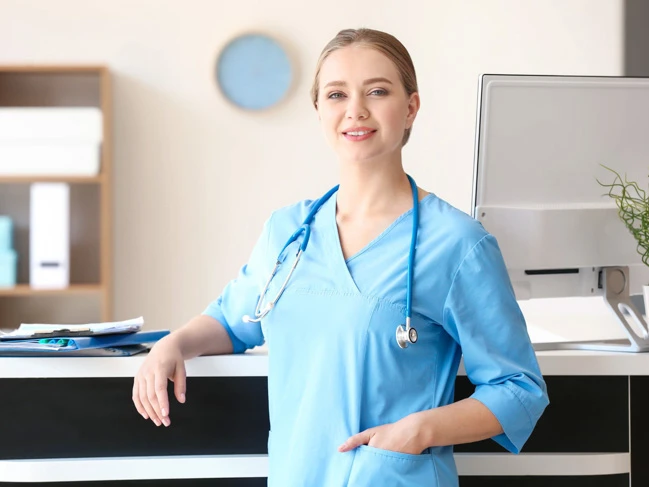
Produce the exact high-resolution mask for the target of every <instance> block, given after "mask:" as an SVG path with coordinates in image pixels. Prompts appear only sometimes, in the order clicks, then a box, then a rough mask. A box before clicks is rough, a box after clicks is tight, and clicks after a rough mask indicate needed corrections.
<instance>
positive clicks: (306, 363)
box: [204, 194, 548, 487]
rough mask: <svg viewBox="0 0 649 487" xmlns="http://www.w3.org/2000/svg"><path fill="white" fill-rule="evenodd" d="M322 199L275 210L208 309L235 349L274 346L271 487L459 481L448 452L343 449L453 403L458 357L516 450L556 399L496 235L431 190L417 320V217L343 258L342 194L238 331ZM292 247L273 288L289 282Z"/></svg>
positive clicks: (424, 209) (446, 485)
mask: <svg viewBox="0 0 649 487" xmlns="http://www.w3.org/2000/svg"><path fill="white" fill-rule="evenodd" d="M314 202H315V201H311V200H308V201H303V202H300V203H297V204H295V205H292V206H289V207H286V208H282V209H280V210H278V211H276V212H274V213H273V214H272V215H271V217H270V218H269V219H268V221H267V222H266V224H265V225H264V229H263V232H262V234H261V236H260V238H259V240H258V242H257V244H256V246H255V248H254V250H253V252H252V255H251V257H250V259H249V261H248V263H247V264H246V265H245V266H243V267H242V268H241V271H240V273H239V275H238V277H237V278H236V279H235V280H233V281H231V282H230V283H229V284H228V285H227V286H226V288H225V289H224V291H223V293H222V294H221V296H219V298H218V299H216V300H215V301H214V302H212V303H211V304H210V305H209V306H208V307H207V309H206V310H205V311H204V314H206V315H208V316H211V317H213V318H215V319H216V320H218V321H219V322H220V323H222V324H223V326H224V327H225V329H226V330H227V332H228V334H229V335H230V338H231V339H232V343H233V345H234V350H235V352H236V353H241V352H244V351H245V350H247V349H249V348H252V347H254V346H257V345H261V344H263V343H264V342H266V343H267V344H268V349H269V408H270V422H271V432H270V435H269V485H270V486H281V487H291V486H296V487H298V486H299V487H303V486H305V485H323V486H327V487H329V486H332V487H338V486H340V487H344V486H348V485H349V486H354V487H363V486H368V487H369V486H371V487H381V486H390V487H394V486H404V487H415V486H431V487H433V486H434V487H455V486H457V485H458V478H457V471H456V468H455V463H454V460H453V454H452V446H446V447H436V448H431V449H428V450H426V451H425V452H423V453H422V454H421V455H408V454H403V453H398V452H391V451H387V450H380V449H377V448H372V447H369V446H362V447H360V448H357V449H355V450H354V451H351V452H346V453H339V452H338V451H337V447H338V446H339V445H340V444H342V443H343V442H344V441H345V440H346V439H347V438H348V437H349V436H351V435H353V434H356V433H358V432H360V431H364V430H365V429H367V428H371V427H374V426H379V425H382V424H386V423H392V422H395V421H398V420H399V419H401V418H403V417H405V416H407V415H408V414H412V413H415V412H418V411H423V410H427V409H431V408H435V407H440V406H444V405H447V404H450V403H452V402H453V399H454V385H455V377H456V375H457V371H458V366H459V363H460V359H461V357H462V356H463V357H464V366H465V369H466V373H467V376H468V378H469V379H470V380H471V382H472V383H473V384H474V385H475V386H476V388H475V392H474V393H473V395H472V396H471V397H473V398H474V399H476V400H478V401H480V402H482V403H483V404H484V405H485V406H486V407H487V408H489V410H490V411H491V412H492V413H493V414H494V415H495V416H496V417H497V418H498V420H499V422H500V424H501V425H502V427H503V430H504V433H503V434H501V435H499V436H496V437H495V438H493V439H494V440H495V441H496V442H497V443H499V444H500V445H502V446H503V447H504V448H506V449H507V450H509V451H511V452H514V453H518V452H519V451H520V450H521V448H522V447H523V444H524V443H525V441H526V440H527V438H528V437H529V435H530V434H531V432H532V430H533V428H534V426H535V424H536V422H537V420H538V419H539V417H540V416H541V414H542V412H543V410H544V409H545V407H546V406H547V405H548V396H547V390H546V385H545V382H544V381H543V378H542V376H541V373H540V370H539V366H538V362H537V360H536V355H535V353H534V350H533V347H532V345H531V343H530V339H529V336H528V333H527V329H526V324H525V320H524V317H523V315H522V313H521V311H520V308H519V306H518V303H517V302H516V299H515V296H514V292H513V289H512V286H511V283H510V280H509V276H508V274H507V270H506V267H505V263H504V261H503V258H502V255H501V252H500V249H499V248H498V244H497V242H496V239H495V238H494V237H493V236H492V235H490V234H489V233H487V232H486V230H485V229H484V228H483V227H482V225H481V224H480V223H479V222H477V221H476V220H474V219H473V218H471V217H470V216H469V215H467V214H465V213H463V212H461V211H459V210H458V209H456V208H454V207H452V206H451V205H449V204H448V203H446V202H445V201H443V200H442V199H440V198H438V197H437V196H435V195H434V194H430V195H428V196H426V197H425V198H423V199H422V201H421V202H420V223H419V235H418V239H417V250H416V255H415V267H414V289H413V304H412V306H413V316H412V326H414V327H415V328H416V329H417V331H418V333H419V340H418V342H417V343H416V344H414V345H410V346H409V347H408V348H407V349H405V350H403V349H401V348H399V347H398V345H397V343H396V339H395V332H396V327H397V325H399V324H404V322H405V320H404V316H405V305H406V283H407V281H406V278H407V270H408V252H409V247H410V239H411V231H412V210H409V211H407V212H406V213H404V214H403V215H401V216H400V217H399V218H397V219H396V220H395V221H394V222H393V223H392V224H391V225H390V226H389V227H388V228H387V229H386V230H385V231H384V232H382V233H381V234H380V235H379V236H378V237H377V238H375V239H374V240H373V241H372V242H370V243H369V244H368V245H367V246H366V247H365V248H363V249H362V250H361V251H359V252H358V253H357V254H355V255H353V256H351V257H350V258H349V259H347V260H345V259H344V257H343V253H342V249H341V246H340V240H339V237H338V229H337V225H336V194H334V196H333V197H332V198H330V200H329V201H327V202H326V203H325V204H324V205H323V206H322V207H321V208H320V210H319V211H318V213H317V214H316V216H315V219H314V221H313V223H312V226H311V239H310V241H309V245H308V248H307V250H306V252H305V254H304V255H303V257H302V260H301V261H300V263H299V264H298V266H297V268H296V270H295V273H294V274H293V276H292V278H291V280H290V282H289V285H288V287H287V289H286V291H285V292H284V294H283V295H282V297H281V299H280V300H279V302H278V304H277V306H276V307H275V308H274V309H273V310H272V311H271V312H270V313H269V314H268V315H267V317H266V318H264V320H262V323H261V324H255V323H244V322H243V321H242V319H241V318H242V316H243V315H245V314H249V315H252V314H253V312H254V310H255V306H256V304H257V298H258V296H259V293H260V291H261V289H262V288H263V286H264V284H265V283H266V280H267V279H268V276H269V274H270V272H271V270H272V268H273V266H274V264H275V261H276V259H277V255H278V253H279V251H280V250H281V248H282V247H283V246H284V244H285V243H286V240H287V239H288V237H289V236H290V235H291V234H292V233H293V232H294V231H295V229H296V228H298V227H299V226H300V225H301V224H302V221H303V220H304V218H305V217H306V215H307V213H308V212H309V210H310V209H311V207H312V205H313V204H314ZM296 248H297V244H293V246H291V247H289V251H290V253H289V254H288V257H287V259H286V263H285V264H284V266H283V267H282V268H281V269H280V271H279V272H278V274H277V276H276V277H275V279H274V280H273V284H272V285H271V287H270V289H269V292H268V294H267V298H271V299H272V298H273V297H274V296H275V294H276V292H277V290H278V288H279V286H281V284H282V283H283V281H284V278H285V276H286V274H287V273H288V270H289V268H290V266H291V265H292V263H293V256H294V255H295V249H296Z"/></svg>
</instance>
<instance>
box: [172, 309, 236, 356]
mask: <svg viewBox="0 0 649 487" xmlns="http://www.w3.org/2000/svg"><path fill="white" fill-rule="evenodd" d="M163 340H168V341H173V342H175V345H177V346H178V347H179V348H180V351H181V353H182V355H183V359H185V360H188V359H191V358H194V357H198V356H199V355H224V354H230V353H232V351H233V347H232V340H230V336H229V335H228V332H227V331H226V330H225V328H224V327H223V325H222V324H221V323H219V322H218V321H217V320H215V319H214V318H212V317H210V316H205V315H199V316H196V317H194V318H192V319H191V320H190V321H189V322H187V324H185V325H183V326H182V327H181V328H179V329H178V330H176V331H174V332H173V333H171V334H170V335H168V336H167V337H165V338H163Z"/></svg>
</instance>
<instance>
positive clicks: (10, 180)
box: [0, 174, 104, 184]
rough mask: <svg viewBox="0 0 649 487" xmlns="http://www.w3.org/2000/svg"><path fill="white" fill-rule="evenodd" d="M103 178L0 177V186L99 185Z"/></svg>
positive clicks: (99, 176)
mask: <svg viewBox="0 0 649 487" xmlns="http://www.w3.org/2000/svg"><path fill="white" fill-rule="evenodd" d="M103 181H104V177H103V176H102V175H101V174H100V175H98V176H0V184H24V183H28V184H29V183H73V184H100V183H102V182H103Z"/></svg>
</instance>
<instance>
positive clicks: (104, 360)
mask: <svg viewBox="0 0 649 487" xmlns="http://www.w3.org/2000/svg"><path fill="white" fill-rule="evenodd" d="M145 357H146V356H145V355H136V356H134V357H123V358H122V357H96V358H95V357H93V358H86V357H73V358H70V357H44V358H23V357H20V358H18V357H16V358H13V357H12V358H7V357H2V358H0V378H62V377H70V378H72V377H133V376H134V375H135V373H136V372H137V370H138V368H139V367H140V365H141V364H142V362H143V361H144V359H145ZM537 357H538V360H539V364H540V366H541V372H542V373H543V375H623V376H627V375H649V353H624V352H591V351H578V350H574V351H573V350H565V351H548V352H537ZM459 374H460V375H464V374H465V372H464V368H463V367H462V366H460V372H459ZM187 375H188V376H189V377H255V376H257V377H264V376H267V375H268V354H267V350H266V349H265V348H264V347H261V348H258V349H255V350H252V351H249V352H247V353H245V354H241V355H222V356H210V357H197V358H195V359H192V360H189V361H187Z"/></svg>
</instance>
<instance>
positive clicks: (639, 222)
mask: <svg viewBox="0 0 649 487" xmlns="http://www.w3.org/2000/svg"><path fill="white" fill-rule="evenodd" d="M602 167H603V168H604V169H607V170H609V171H611V172H612V173H613V174H614V175H615V179H614V180H613V182H612V183H610V184H605V183H602V182H601V181H600V180H599V179H598V180H597V182H598V183H599V184H600V185H601V186H604V187H606V188H608V196H610V197H611V198H613V199H614V200H615V203H616V205H617V208H618V214H619V216H620V219H621V220H622V221H623V222H624V225H625V226H626V227H627V229H628V230H629V231H630V232H631V234H632V235H633V238H635V241H636V243H637V247H636V250H637V251H638V253H639V254H640V256H641V257H642V262H643V263H644V264H645V265H646V266H649V198H647V193H646V192H645V191H644V190H643V189H642V188H640V186H638V183H636V182H635V181H629V180H628V179H627V178H626V175H625V176H624V178H622V176H620V174H618V173H617V172H616V171H615V170H613V169H611V168H610V167H606V166H604V165H603V164H602ZM642 295H643V298H644V305H645V315H649V285H643V286H642Z"/></svg>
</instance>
